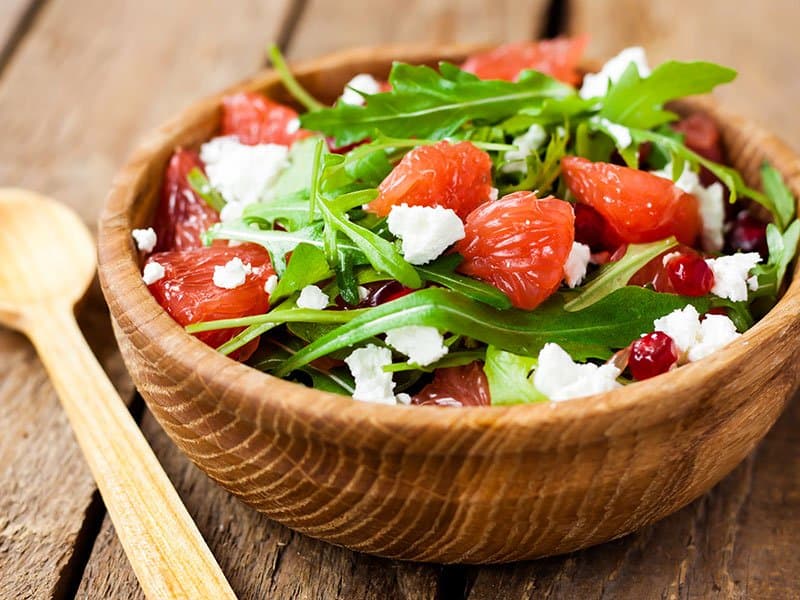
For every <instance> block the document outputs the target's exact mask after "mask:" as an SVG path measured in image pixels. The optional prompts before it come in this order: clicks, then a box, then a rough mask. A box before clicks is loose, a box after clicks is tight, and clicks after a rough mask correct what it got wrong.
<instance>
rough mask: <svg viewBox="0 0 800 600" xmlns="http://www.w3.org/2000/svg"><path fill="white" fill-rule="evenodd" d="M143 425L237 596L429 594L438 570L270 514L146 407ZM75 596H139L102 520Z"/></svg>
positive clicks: (244, 599) (410, 597) (410, 598)
mask: <svg viewBox="0 0 800 600" xmlns="http://www.w3.org/2000/svg"><path fill="white" fill-rule="evenodd" d="M142 428H143V430H144V432H145V435H146V436H147V438H148V440H150V442H151V444H152V446H153V449H154V450H155V452H156V455H157V456H158V458H159V460H160V461H161V463H162V464H163V465H164V469H165V470H166V471H167V474H168V475H169V476H170V478H171V479H172V480H173V482H174V483H175V486H176V487H177V489H178V490H179V491H180V493H181V497H182V498H183V501H184V502H185V504H186V506H187V508H188V509H189V512H190V513H191V514H192V515H193V516H194V517H195V520H196V522H197V525H198V527H199V528H200V531H201V533H202V534H203V537H204V538H205V539H206V541H208V543H209V546H210V547H211V549H212V551H213V552H214V554H215V555H216V556H217V559H218V560H219V562H220V566H221V567H222V569H223V571H224V572H225V573H226V575H227V576H228V578H229V581H230V582H231V585H232V587H233V589H234V591H235V592H236V594H237V596H238V597H239V598H240V599H242V600H247V599H250V598H252V599H253V600H256V599H261V598H275V599H283V598H287V599H289V598H331V599H333V598H366V599H375V600H378V599H382V598H399V599H402V598H407V599H408V600H416V599H418V598H419V599H421V600H424V599H425V598H431V599H433V598H434V597H435V594H436V583H437V576H438V574H439V569H438V568H436V567H428V566H416V565H407V564H403V563H399V562H396V561H386V560H381V559H377V558H371V557H367V556H365V555H361V554H357V553H354V552H350V551H348V550H344V549H342V548H336V547H334V546H330V545H328V544H325V543H322V542H318V541H316V540H313V539H311V538H307V537H305V536H302V535H299V534H296V533H294V532H292V531H290V530H288V529H286V528H285V527H282V526H280V525H277V524H275V523H273V522H271V521H269V520H267V519H266V518H265V517H263V516H262V515H260V514H258V513H256V512H255V511H253V510H251V509H250V508H248V507H247V506H245V505H244V504H242V503H241V502H239V501H238V500H236V499H234V498H233V496H231V495H230V494H228V493H227V492H225V491H224V490H222V489H221V488H220V487H218V486H217V485H216V484H214V483H213V482H212V481H211V480H210V479H208V478H207V477H206V476H205V475H204V474H203V473H202V472H200V471H199V470H198V469H197V468H196V467H195V466H194V465H192V464H191V463H190V462H189V461H188V460H187V459H186V458H185V457H184V456H183V455H182V454H181V453H180V452H179V451H178V450H177V448H176V447H175V445H174V444H173V443H172V442H171V441H170V440H169V439H168V438H167V437H166V435H165V434H164V432H163V431H162V430H161V427H160V426H159V425H158V423H156V421H155V420H154V419H153V417H152V416H151V415H150V414H149V413H148V414H147V415H146V416H145V418H144V420H143V424H142ZM78 597H79V598H87V599H88V598H130V599H134V598H143V596H142V593H141V590H140V589H139V585H138V583H137V582H136V579H135V577H134V575H133V571H132V570H131V569H130V567H129V566H128V564H127V561H126V559H125V556H124V554H123V553H122V547H121V546H120V544H119V542H118V541H117V539H116V537H115V535H114V529H113V526H112V525H111V523H110V521H108V519H106V521H105V522H104V524H103V528H102V530H101V532H100V536H99V538H98V541H97V543H96V544H95V547H94V551H93V554H92V558H91V560H90V561H89V563H88V565H87V569H86V572H85V574H84V578H83V581H82V583H81V586H80V589H79V591H78Z"/></svg>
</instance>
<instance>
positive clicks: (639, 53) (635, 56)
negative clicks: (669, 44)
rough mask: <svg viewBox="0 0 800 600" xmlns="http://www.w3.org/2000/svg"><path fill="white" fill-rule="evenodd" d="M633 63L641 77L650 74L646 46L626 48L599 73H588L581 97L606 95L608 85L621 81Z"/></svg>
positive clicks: (584, 79)
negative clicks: (645, 51)
mask: <svg viewBox="0 0 800 600" xmlns="http://www.w3.org/2000/svg"><path fill="white" fill-rule="evenodd" d="M631 63H633V64H635V65H636V70H637V71H639V77H642V78H644V77H648V76H649V75H650V67H649V66H648V64H647V56H646V55H645V53H644V48H642V47H640V46H633V47H631V48H625V49H624V50H623V51H622V52H620V53H619V54H617V55H616V56H615V57H614V58H612V59H611V60H609V61H608V62H607V63H606V64H604V65H603V68H602V69H600V71H599V72H598V73H588V74H586V76H584V78H583V85H582V86H581V89H580V92H579V94H580V97H581V98H583V99H585V100H588V99H589V98H598V97H601V96H605V95H606V92H608V86H609V85H610V84H612V83H616V82H617V81H619V79H620V77H622V74H623V73H624V72H625V69H627V68H628V65H629V64H631Z"/></svg>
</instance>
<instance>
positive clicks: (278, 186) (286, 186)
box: [267, 136, 320, 204]
mask: <svg viewBox="0 0 800 600" xmlns="http://www.w3.org/2000/svg"><path fill="white" fill-rule="evenodd" d="M319 139H320V138H319V137H318V136H312V137H308V138H306V139H304V140H297V141H296V142H295V143H294V144H292V147H291V148H290V150H289V156H288V157H287V160H288V161H289V166H288V167H286V168H285V169H284V170H283V171H281V173H280V175H278V177H277V179H276V180H275V183H274V184H273V186H272V188H271V189H270V196H271V197H272V198H282V197H285V196H292V195H303V196H304V197H305V198H306V199H308V194H309V192H310V190H311V178H312V171H313V168H314V162H313V160H314V152H315V150H316V146H317V141H318V140H319ZM267 204H271V202H269V201H268V202H267Z"/></svg>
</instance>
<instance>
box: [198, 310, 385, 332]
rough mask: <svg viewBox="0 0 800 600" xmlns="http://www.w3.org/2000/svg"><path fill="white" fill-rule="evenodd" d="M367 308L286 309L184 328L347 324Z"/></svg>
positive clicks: (214, 328)
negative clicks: (268, 324)
mask: <svg viewBox="0 0 800 600" xmlns="http://www.w3.org/2000/svg"><path fill="white" fill-rule="evenodd" d="M369 310H370V309H368V308H359V309H354V310H324V309H322V310H317V309H316V308H287V309H285V310H280V311H278V310H273V311H270V312H268V313H264V314H263V315H253V316H250V317H234V318H232V319H218V320H216V321H203V322H202V323H192V324H190V325H187V326H186V327H185V329H186V331H187V333H201V332H203V331H216V330H217V329H235V328H238V327H249V326H250V325H262V324H266V323H270V324H273V325H275V324H279V325H283V324H284V323H347V322H348V321H351V320H352V319H355V318H356V317H358V316H361V315H363V314H364V313H366V312H368V311H369Z"/></svg>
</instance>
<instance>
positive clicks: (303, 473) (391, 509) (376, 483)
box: [99, 46, 800, 563]
mask: <svg viewBox="0 0 800 600" xmlns="http://www.w3.org/2000/svg"><path fill="white" fill-rule="evenodd" d="M465 51H467V49H466V48H463V47H459V48H454V47H443V46H436V47H430V48H426V47H422V46H414V47H410V48H400V47H389V48H382V49H381V48H376V49H372V50H364V51H355V52H350V53H345V54H340V55H335V56H331V57H327V58H324V59H319V60H317V61H313V62H310V63H307V64H301V65H297V66H296V74H297V76H298V78H299V79H300V81H301V82H302V83H303V84H304V85H306V86H308V87H309V89H310V91H311V92H312V93H313V94H315V95H317V96H318V97H320V98H321V99H323V100H329V99H331V98H333V97H335V96H336V95H338V93H339V91H340V90H341V89H342V86H343V84H344V83H345V82H346V81H347V80H348V79H349V78H350V77H352V75H353V74H354V73H357V72H362V71H366V72H372V73H373V74H376V75H380V74H382V73H385V72H386V70H387V69H388V66H389V63H390V61H391V60H392V59H398V60H405V61H408V62H427V63H430V62H433V61H435V60H437V59H440V58H445V59H449V60H454V61H455V60H460V59H461V58H462V57H463V53H464V52H465ZM245 87H246V88H247V89H261V90H263V91H265V92H266V93H267V94H268V95H272V96H275V97H277V98H281V97H283V96H282V94H281V89H280V83H279V81H278V80H277V78H276V76H275V75H274V74H273V73H270V72H265V73H263V74H261V75H259V76H258V77H256V78H255V79H254V80H252V81H250V82H248V83H247V84H246V85H245ZM218 103H219V97H212V98H210V99H208V100H205V101H202V102H200V103H198V104H196V105H194V106H193V107H191V108H190V109H188V110H187V111H185V112H183V113H182V114H181V115H180V116H179V117H178V118H177V119H176V120H174V121H172V122H171V123H170V124H168V125H166V126H164V127H163V128H161V129H160V130H159V131H157V132H156V133H155V134H154V135H153V136H152V137H151V138H149V139H148V140H147V141H146V142H145V144H143V146H142V148H141V150H140V151H139V152H138V153H137V154H136V155H135V156H134V157H133V158H132V159H131V161H130V162H129V163H128V165H127V166H126V168H124V169H123V171H122V172H121V173H120V174H119V176H118V177H117V179H116V180H115V183H114V187H113V189H112V192H111V194H110V196H109V201H108V203H107V205H106V209H105V212H104V215H103V218H102V220H101V227H100V240H99V248H100V265H101V268H100V275H101V282H102V283H103V286H104V290H105V291H106V298H107V300H108V301H109V305H110V308H111V312H112V315H113V318H114V322H115V325H116V332H117V334H118V340H119V342H120V345H121V349H122V353H123V357H124V358H125V360H126V364H128V366H129V368H130V370H131V374H132V376H133V379H134V381H135V382H136V384H137V387H138V388H139V390H140V391H141V393H142V395H143V396H144V397H145V399H146V400H147V401H148V404H149V406H150V408H151V410H153V412H154V414H155V416H156V417H157V418H158V419H159V421H160V422H161V423H162V425H163V426H164V427H165V429H166V431H167V432H168V433H169V434H170V436H171V437H172V438H173V439H174V440H175V441H176V443H177V444H178V446H179V447H180V448H181V449H183V450H184V452H186V453H187V454H188V455H189V457H190V458H192V459H193V460H194V461H195V462H196V463H198V464H199V465H201V467H202V468H203V469H204V470H205V471H206V472H207V473H208V474H209V475H210V476H211V477H212V478H213V479H215V480H216V481H218V482H219V483H220V484H221V485H222V486H223V487H225V488H227V489H229V490H230V491H232V492H233V493H235V494H237V495H239V496H240V497H241V498H242V499H243V500H245V501H246V502H247V503H249V504H251V505H252V506H254V507H255V508H257V509H258V510H260V511H262V512H264V513H265V514H267V515H268V516H270V517H272V518H274V519H275V520H277V521H279V522H282V523H285V524H287V525H288V526H290V527H292V528H293V529H296V530H299V531H302V532H305V533H308V534H309V535H312V536H314V537H319V538H322V539H326V540H328V541H331V542H334V543H338V544H342V545H346V546H348V547H350V548H353V549H357V550H363V551H367V552H371V553H375V554H379V555H382V556H387V557H393V558H407V559H414V560H428V561H441V562H467V563H473V562H506V561H511V560H518V559H522V558H532V557H535V556H541V555H547V554H554V553H562V552H569V551H572V550H575V549H578V548H582V547H586V546H589V545H592V544H596V543H598V542H600V541H604V540H607V539H609V538H613V537H617V536H620V535H623V534H625V533H628V532H631V531H634V530H636V529H638V528H641V527H643V526H645V525H647V524H649V523H651V522H654V521H656V520H658V519H659V518H662V517H664V516H666V515H668V514H670V513H671V512H673V511H675V510H677V509H678V508H680V507H682V506H684V505H686V504H687V503H688V502H690V501H691V500H693V499H694V498H696V497H697V496H698V495H700V494H701V493H703V492H704V491H706V490H708V489H709V488H710V487H711V486H712V485H713V484H714V483H716V482H717V481H719V480H720V479H721V478H722V476H724V475H725V474H727V473H728V472H729V471H731V470H732V469H733V468H734V467H735V466H736V465H737V464H738V463H739V462H740V461H741V460H742V459H743V458H744V457H745V456H746V454H747V453H748V452H749V451H750V450H752V448H753V447H754V445H755V443H756V442H757V441H758V440H759V439H761V437H763V435H764V434H765V433H766V431H767V430H768V428H769V427H770V426H771V425H772V423H773V422H774V421H775V419H777V417H778V415H779V414H780V412H781V410H782V409H783V407H784V405H785V402H786V401H787V399H788V398H789V397H790V396H791V394H792V393H793V391H794V390H795V389H796V388H797V385H798V383H799V382H800V373H798V371H797V369H796V358H797V356H796V350H795V343H796V341H795V340H796V337H797V335H799V334H800V319H798V311H799V310H800V281H795V282H794V283H793V284H792V286H791V287H790V289H789V291H788V292H787V294H786V295H785V297H784V298H783V299H782V300H781V302H780V303H779V304H778V305H777V307H776V308H775V309H774V310H773V311H772V312H771V313H770V315H768V316H767V317H766V318H764V319H763V320H762V321H761V322H760V323H758V324H757V325H756V326H755V327H754V328H752V329H751V330H750V331H748V332H747V333H746V334H745V335H744V336H743V337H742V338H741V339H740V340H739V341H737V342H734V343H733V344H731V345H730V346H728V347H727V348H726V349H725V350H724V351H721V352H719V353H717V354H715V355H714V356H712V357H710V358H708V359H705V360H704V361H702V362H699V363H694V364H691V365H687V366H685V367H682V368H681V369H678V370H677V371H675V372H673V373H670V374H668V375H666V376H664V377H660V378H657V379H655V380H652V381H647V382H642V383H639V384H635V385H632V386H628V387H626V388H625V389H622V390H617V391H615V392H611V393H609V394H605V395H603V396H600V397H594V398H586V399H580V400H574V401H571V402H565V403H559V404H548V405H528V406H514V407H495V408H492V409H490V410H489V409H463V410H458V411H444V410H436V409H426V408H419V409H414V410H407V409H405V408H403V407H383V406H376V405H369V404H363V403H357V402H352V401H350V400H349V399H346V398H342V397H341V396H336V395H332V394H325V393H321V392H317V391H314V390H310V389H308V388H305V387H303V386H300V385H297V384H293V383H290V382H287V381H282V380H278V379H275V378H273V377H270V376H267V375H264V374H262V373H259V372H257V371H255V370H253V369H250V368H248V367H245V366H243V365H239V364H237V363H234V362H233V361H230V360H228V359H225V358H224V357H221V356H220V355H219V354H217V353H215V352H214V351H213V350H211V349H209V348H208V347H206V346H204V345H203V344H202V343H200V342H198V341H197V340H195V339H193V338H191V337H190V336H188V335H187V334H186V333H185V332H184V331H183V330H182V328H180V327H179V326H177V324H175V322H174V321H172V319H170V318H169V317H168V316H167V315H166V313H164V312H163V311H162V310H161V309H160V307H159V306H158V305H157V304H156V302H155V301H154V300H153V299H152V297H151V296H150V294H149V292H148V291H147V289H146V287H145V286H144V285H143V283H142V282H141V277H140V274H139V272H138V266H137V262H136V257H135V256H134V253H133V249H132V246H131V242H130V228H131V227H133V226H141V225H142V224H143V223H144V221H145V219H146V218H147V215H148V214H149V213H150V211H151V209H152V206H153V203H154V202H155V194H154V191H155V190H156V189H157V188H158V182H159V180H160V177H161V172H162V170H163V167H164V164H165V162H166V160H167V158H168V156H169V154H170V152H171V150H172V148H174V147H175V146H176V145H179V144H181V145H190V144H193V143H197V142H198V141H200V140H202V139H204V138H206V137H207V136H209V134H211V133H212V132H213V131H214V129H215V127H216V126H217V121H218V110H217V107H218ZM677 108H678V110H683V111H684V112H685V111H691V110H706V111H708V112H709V114H711V115H712V117H714V118H715V119H717V120H718V122H719V124H720V126H721V129H722V133H723V138H724V143H725V146H726V148H727V151H728V156H729V158H730V160H731V162H732V164H734V165H735V166H737V167H738V168H739V169H740V170H741V171H742V173H743V175H744V176H745V177H746V178H747V179H748V180H749V181H750V182H751V183H752V184H755V183H756V182H755V180H754V178H755V177H756V176H757V170H758V166H759V165H760V164H761V162H762V161H763V160H769V161H770V162H771V163H772V164H773V165H774V166H775V167H776V168H777V169H778V170H779V171H780V172H781V173H783V174H784V176H785V177H787V182H788V184H789V185H790V186H791V187H792V188H793V189H794V190H795V191H796V192H798V191H800V175H798V173H800V160H799V159H798V158H797V157H796V155H794V154H793V153H792V152H791V151H789V150H788V148H787V147H786V146H784V145H783V144H781V143H780V142H779V141H778V140H777V139H776V138H775V137H774V136H771V135H769V134H767V133H766V132H764V131H763V130H761V129H759V128H758V127H756V126H755V125H753V124H751V123H749V122H747V121H745V120H743V119H741V118H738V117H735V116H732V115H730V114H728V113H726V112H725V111H722V110H721V109H718V108H716V107H715V106H714V105H712V104H709V103H704V102H696V101H694V102H686V103H683V104H682V105H681V106H678V107H677ZM745 367H746V368H745ZM532 465H535V468H532Z"/></svg>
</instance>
